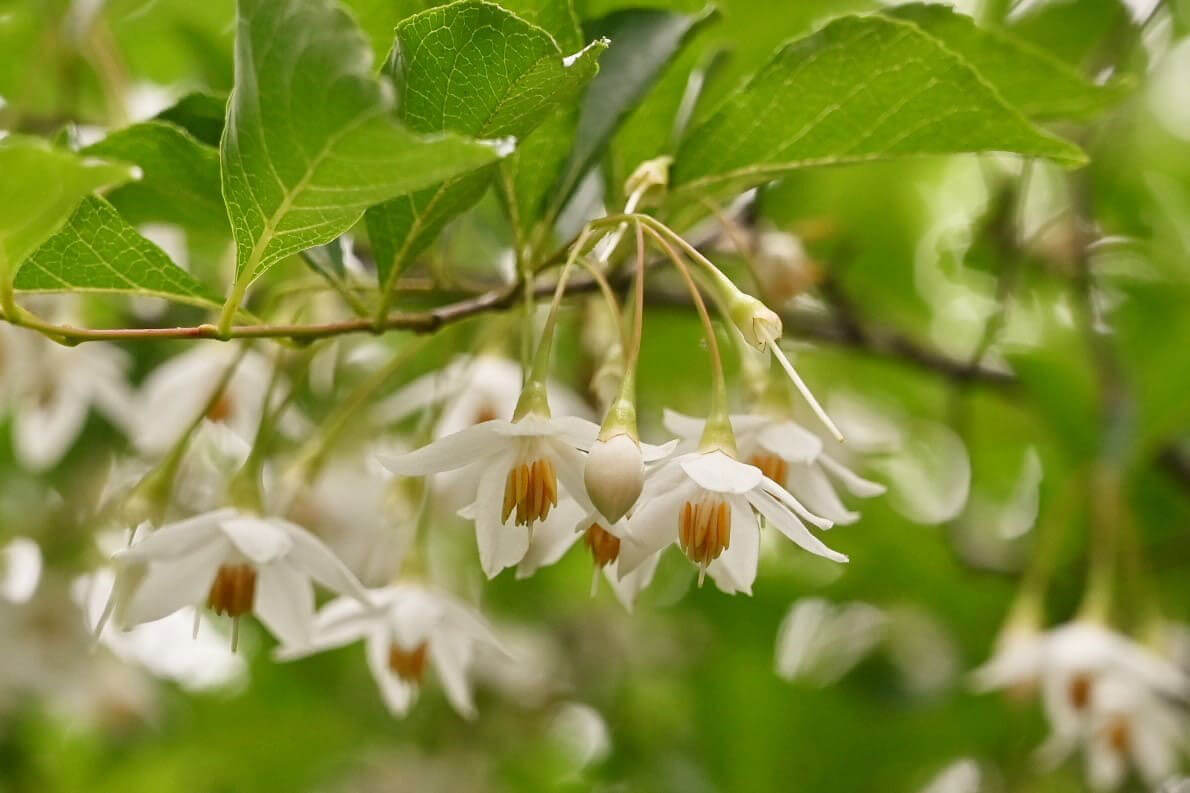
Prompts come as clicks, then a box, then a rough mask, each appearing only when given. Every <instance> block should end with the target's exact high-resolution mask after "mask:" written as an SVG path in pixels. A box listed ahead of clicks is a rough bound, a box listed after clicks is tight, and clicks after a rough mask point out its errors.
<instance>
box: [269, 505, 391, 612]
mask: <svg viewBox="0 0 1190 793" xmlns="http://www.w3.org/2000/svg"><path fill="white" fill-rule="evenodd" d="M272 521H273V523H274V524H275V525H277V526H279V527H281V528H283V529H284V530H285V532H286V533H287V535H288V537H289V540H290V542H291V543H292V548H291V550H290V552H289V561H290V562H291V563H292V564H293V565H294V566H296V567H297V568H298V569H300V570H303V571H305V573H306V574H307V575H309V576H310V578H312V579H314V580H315V581H317V582H318V583H320V584H322V585H323V586H324V587H326V588H327V589H329V590H331V591H332V592H334V593H336V594H339V595H348V596H350V597H353V598H356V599H357V600H361V601H364V602H369V601H368V591H367V590H366V589H365V588H364V585H363V584H361V583H360V582H359V579H357V578H356V577H355V575H354V574H353V573H352V572H351V571H350V570H348V569H347V565H345V564H343V562H342V561H341V560H340V559H339V557H337V556H335V553H334V551H332V550H331V549H330V548H328V547H327V546H326V544H325V543H324V542H323V541H322V540H320V539H318V538H317V537H315V536H314V535H313V534H311V533H310V532H309V531H307V530H306V529H304V528H302V527H301V526H299V525H297V524H296V523H290V522H289V521H287V520H281V519H279V518H273V519H272Z"/></svg>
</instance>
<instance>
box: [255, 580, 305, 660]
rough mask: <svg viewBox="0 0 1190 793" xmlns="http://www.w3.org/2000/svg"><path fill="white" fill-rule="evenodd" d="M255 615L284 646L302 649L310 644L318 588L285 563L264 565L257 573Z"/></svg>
mask: <svg viewBox="0 0 1190 793" xmlns="http://www.w3.org/2000/svg"><path fill="white" fill-rule="evenodd" d="M253 611H255V612H256V616H257V617H258V618H259V619H260V621H261V622H263V623H264V625H265V627H267V628H268V629H269V632H270V633H272V634H273V636H275V637H277V639H278V640H279V641H280V642H281V643H282V644H285V645H289V646H296V647H300V646H302V645H304V644H306V643H307V642H308V641H309V638H310V625H311V623H312V622H313V621H314V587H313V585H312V584H311V583H310V579H309V578H307V577H306V576H305V575H304V574H303V573H302V572H301V571H299V570H297V569H296V568H294V567H293V566H292V565H290V564H288V563H287V562H285V561H278V562H273V563H272V564H266V565H263V566H261V567H259V568H257V572H256V604H255V607H254V608H253Z"/></svg>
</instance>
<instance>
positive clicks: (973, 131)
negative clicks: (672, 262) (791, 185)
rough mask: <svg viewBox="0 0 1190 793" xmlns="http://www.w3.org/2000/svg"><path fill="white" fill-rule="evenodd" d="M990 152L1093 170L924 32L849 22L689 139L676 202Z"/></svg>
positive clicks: (763, 77)
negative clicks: (918, 159)
mask: <svg viewBox="0 0 1190 793" xmlns="http://www.w3.org/2000/svg"><path fill="white" fill-rule="evenodd" d="M985 151H999V152H1012V153H1016V154H1020V155H1023V156H1026V157H1045V158H1049V159H1052V160H1054V161H1056V162H1059V163H1061V164H1063V165H1067V166H1076V165H1081V164H1083V163H1085V162H1086V157H1085V156H1084V155H1083V153H1082V151H1081V150H1080V149H1079V148H1078V147H1077V146H1075V145H1074V144H1072V143H1069V142H1067V141H1064V140H1062V139H1060V138H1058V137H1055V136H1054V135H1051V134H1050V133H1048V132H1046V131H1044V130H1042V129H1040V128H1038V127H1036V126H1034V125H1033V124H1032V123H1031V122H1029V121H1028V119H1026V118H1025V117H1024V116H1022V115H1021V114H1020V112H1019V111H1017V110H1014V109H1013V108H1011V107H1009V106H1008V105H1006V104H1005V103H1004V101H1003V100H1002V99H1001V98H1000V97H999V95H998V94H997V93H996V91H995V89H993V88H992V87H991V86H990V85H989V84H988V83H987V82H986V81H985V80H983V79H982V78H981V77H980V76H979V75H978V74H977V73H976V72H975V71H974V70H973V69H972V68H971V67H970V66H969V65H967V64H966V63H965V62H964V61H963V60H962V59H961V58H959V57H958V56H956V55H954V54H953V53H952V52H950V51H949V50H947V49H946V48H945V47H943V46H942V45H941V44H939V43H938V41H937V40H936V39H933V38H932V37H930V36H929V35H927V34H926V33H924V32H923V31H922V30H920V29H919V28H917V27H916V26H914V25H912V24H909V23H907V22H900V21H898V20H893V19H889V18H888V17H883V16H869V17H843V18H840V19H837V20H835V21H834V22H832V23H830V24H829V25H827V26H826V27H824V28H823V29H822V30H820V31H818V32H817V33H815V34H813V35H811V36H808V37H807V38H804V39H802V40H800V41H797V42H794V43H792V44H790V45H787V46H786V47H784V48H782V49H781V50H779V51H778V52H777V54H776V56H775V57H774V58H773V59H772V60H771V61H770V62H769V63H768V65H766V66H765V67H764V68H763V69H761V70H760V72H759V73H758V74H757V75H756V76H755V77H753V78H752V79H751V80H750V81H749V82H748V83H747V84H746V85H745V86H744V87H743V88H742V89H741V90H739V91H737V92H735V93H734V94H733V95H731V96H730V97H728V98H727V99H726V100H725V101H724V102H723V104H722V105H721V106H720V107H719V108H718V110H716V111H715V113H714V114H713V115H711V117H710V118H709V119H707V121H705V122H704V123H702V124H701V125H699V126H697V127H695V128H694V129H692V130H691V131H690V133H689V134H688V136H687V137H686V139H685V141H684V142H683V144H682V146H681V147H680V148H679V149H678V155H677V158H676V161H675V163H674V169H673V173H672V182H671V184H672V185H673V189H672V190H671V194H673V193H683V194H686V195H687V196H688V195H690V194H692V193H695V192H701V191H707V190H715V189H722V188H726V187H728V186H730V187H732V188H734V189H744V188H747V187H750V186H752V185H756V184H760V183H762V182H766V181H769V180H771V179H773V178H776V177H777V176H780V175H781V174H782V173H784V172H786V171H789V170H792V169H795V168H803V167H806V166H811V165H830V164H836V163H848V162H860V161H864V160H875V159H883V158H889V157H902V156H913V155H924V154H956V153H961V152H985Z"/></svg>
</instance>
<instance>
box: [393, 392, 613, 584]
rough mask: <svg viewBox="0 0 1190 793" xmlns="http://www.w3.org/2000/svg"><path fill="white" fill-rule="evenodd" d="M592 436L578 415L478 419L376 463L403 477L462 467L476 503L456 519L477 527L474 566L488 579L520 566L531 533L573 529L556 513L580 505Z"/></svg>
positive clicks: (570, 519)
mask: <svg viewBox="0 0 1190 793" xmlns="http://www.w3.org/2000/svg"><path fill="white" fill-rule="evenodd" d="M598 432H599V427H598V426H596V425H595V424H594V423H592V422H590V421H587V420H585V419H581V418H578V417H576V416H562V417H554V418H546V417H544V416H541V415H539V414H536V413H530V414H529V415H528V416H525V417H524V418H523V419H521V420H519V421H506V420H503V419H491V420H489V421H484V422H481V423H479V424H475V425H473V426H469V427H467V428H466V429H462V430H459V431H458V432H455V433H454V434H452V435H448V436H446V437H445V438H441V439H440V440H437V441H434V442H433V443H431V444H429V445H427V446H424V447H422V448H421V449H418V450H417V451H414V452H410V453H408V454H404V455H399V456H386V457H381V462H382V463H384V465H385V466H386V467H387V468H388V469H389V470H390V471H392V472H393V473H396V474H401V475H403V476H421V475H425V474H432V473H438V472H440V471H453V470H456V469H462V473H463V474H464V475H465V478H466V480H467V481H468V482H469V483H474V487H473V488H469V491H470V493H473V494H474V500H473V502H472V503H471V505H470V506H468V507H465V508H464V509H463V510H462V511H461V512H460V513H459V514H460V515H462V516H463V517H465V518H468V519H473V520H474V521H475V537H476V540H477V542H478V544H479V559H480V563H481V565H482V566H483V570H484V572H485V573H486V574H487V575H488V577H489V578H490V577H493V576H495V575H496V574H497V573H499V572H500V571H501V570H503V569H504V568H506V567H509V566H511V565H514V564H516V563H517V562H519V561H520V560H521V559H522V558H523V557H524V555H525V552H526V550H528V548H529V537H530V533H531V531H532V530H539V529H540V528H541V526H542V525H543V524H546V522H547V521H548V520H554V521H559V522H560V523H561V524H562V525H569V526H571V527H573V525H574V521H575V520H576V519H577V515H575V514H572V513H573V510H572V509H570V508H569V507H567V508H566V509H559V510H554V507H557V506H559V503H560V502H561V503H562V504H563V505H565V504H567V503H568V501H574V502H576V503H577V504H578V505H580V506H584V507H585V505H586V503H587V496H586V490H585V487H584V485H583V454H582V452H581V451H580V450H581V449H589V448H590V447H591V444H592V443H594V442H595V436H596V435H597V434H598ZM551 513H552V515H551Z"/></svg>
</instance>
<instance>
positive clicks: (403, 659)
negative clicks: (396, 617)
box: [388, 642, 430, 683]
mask: <svg viewBox="0 0 1190 793" xmlns="http://www.w3.org/2000/svg"><path fill="white" fill-rule="evenodd" d="M429 649H430V648H429V645H428V644H426V642H422V643H421V644H419V645H417V646H416V647H414V648H413V649H412V650H406V649H404V648H402V647H400V646H398V645H396V644H390V645H389V646H388V668H389V669H391V670H392V671H393V674H395V675H396V676H397V677H399V678H401V679H402V680H404V681H405V682H406V683H421V681H422V678H424V677H425V676H426V661H427V660H428V655H427V654H428V652H429Z"/></svg>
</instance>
